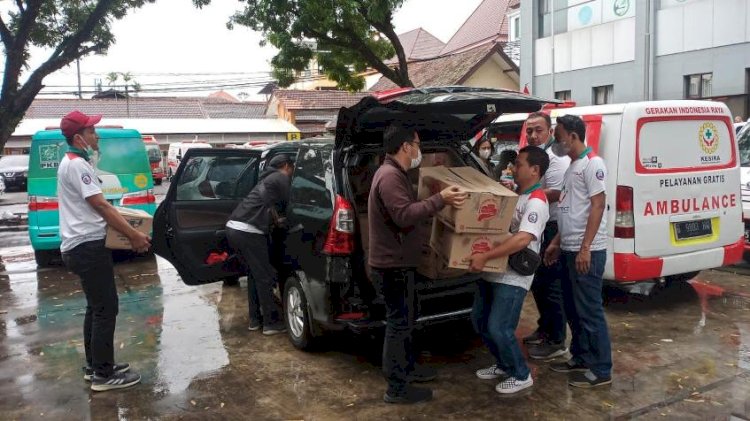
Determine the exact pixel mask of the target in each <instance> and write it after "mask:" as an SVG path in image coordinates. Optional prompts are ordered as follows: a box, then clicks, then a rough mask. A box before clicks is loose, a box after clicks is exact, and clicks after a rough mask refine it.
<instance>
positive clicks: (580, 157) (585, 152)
mask: <svg viewBox="0 0 750 421" xmlns="http://www.w3.org/2000/svg"><path fill="white" fill-rule="evenodd" d="M589 152H591V147H590V146H589V147H588V148H586V149H584V150H583V152H581V154H580V155H578V159H582V158H583V157H584V156H586V155H588V154H589Z"/></svg>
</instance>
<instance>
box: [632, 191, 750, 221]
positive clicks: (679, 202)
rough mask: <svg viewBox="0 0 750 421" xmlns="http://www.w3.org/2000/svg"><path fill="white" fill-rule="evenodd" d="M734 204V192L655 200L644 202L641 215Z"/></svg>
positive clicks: (714, 208)
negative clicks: (701, 196) (700, 196)
mask: <svg viewBox="0 0 750 421" xmlns="http://www.w3.org/2000/svg"><path fill="white" fill-rule="evenodd" d="M735 206H737V195H736V194H723V195H717V196H709V197H704V198H703V199H701V198H698V197H692V198H687V199H672V200H657V201H651V202H646V206H645V207H644V209H643V216H654V215H678V214H683V213H691V212H705V211H710V210H717V209H722V208H733V207H735Z"/></svg>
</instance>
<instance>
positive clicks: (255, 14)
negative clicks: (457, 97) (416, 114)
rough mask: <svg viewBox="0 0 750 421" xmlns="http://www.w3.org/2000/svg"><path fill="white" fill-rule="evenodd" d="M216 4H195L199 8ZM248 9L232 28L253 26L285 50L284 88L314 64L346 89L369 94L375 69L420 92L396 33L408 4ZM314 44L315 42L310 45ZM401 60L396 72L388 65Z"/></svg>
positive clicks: (304, 1)
mask: <svg viewBox="0 0 750 421" xmlns="http://www.w3.org/2000/svg"><path fill="white" fill-rule="evenodd" d="M209 1H210V0H194V2H195V3H196V4H197V5H199V6H200V5H201V4H206V3H208V2H209ZM243 1H244V2H245V3H246V5H245V9H244V10H243V11H241V12H237V13H236V14H235V15H234V16H232V18H231V19H230V21H229V23H228V26H229V27H230V28H231V27H232V26H233V25H243V26H247V27H249V28H251V29H253V30H256V31H260V32H262V33H263V36H264V38H265V39H264V41H263V42H262V43H261V44H264V43H266V42H268V43H270V44H271V45H273V46H274V47H276V48H278V49H279V52H278V54H276V56H275V57H274V58H273V59H272V60H271V65H272V67H273V75H274V77H275V78H276V80H277V81H278V82H279V85H281V86H289V85H291V84H292V83H294V81H295V79H296V75H297V73H298V72H301V71H303V70H305V69H306V68H307V66H308V65H309V64H310V62H311V60H312V59H313V58H316V59H317V62H318V64H319V66H320V67H321V69H322V70H323V72H324V73H325V75H326V76H327V77H328V78H330V79H331V80H333V81H335V82H336V83H337V84H338V86H339V87H340V88H343V89H348V90H352V91H358V90H361V89H363V88H364V78H363V77H362V76H359V73H360V72H362V71H364V70H366V69H368V68H373V69H375V70H377V71H378V72H380V73H381V74H382V75H383V76H385V77H386V78H388V79H390V80H392V81H393V82H394V83H395V84H397V85H398V86H404V87H406V86H414V85H413V83H412V82H411V80H410V79H409V71H408V66H407V62H406V54H405V53H404V48H403V46H402V45H401V42H400V41H399V39H398V35H397V34H396V31H395V29H394V28H393V23H392V20H393V12H394V11H395V10H398V8H399V7H401V5H402V4H403V2H404V0H243ZM310 41H312V42H310ZM394 55H395V56H396V57H397V58H398V64H397V65H396V66H394V67H392V66H391V65H389V64H388V63H387V61H388V60H389V59H390V58H392V57H393V56H394Z"/></svg>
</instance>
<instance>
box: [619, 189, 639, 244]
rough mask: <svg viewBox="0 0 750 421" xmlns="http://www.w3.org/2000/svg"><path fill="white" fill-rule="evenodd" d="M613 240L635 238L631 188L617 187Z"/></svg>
mask: <svg viewBox="0 0 750 421" xmlns="http://www.w3.org/2000/svg"><path fill="white" fill-rule="evenodd" d="M615 201H616V202H617V204H616V213H615V238H635V217H634V216H633V188H632V187H628V186H617V197H616V198H615Z"/></svg>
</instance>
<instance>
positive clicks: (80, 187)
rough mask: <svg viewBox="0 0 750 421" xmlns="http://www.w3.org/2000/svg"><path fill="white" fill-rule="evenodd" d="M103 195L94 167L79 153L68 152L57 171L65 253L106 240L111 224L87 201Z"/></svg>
mask: <svg viewBox="0 0 750 421" xmlns="http://www.w3.org/2000/svg"><path fill="white" fill-rule="evenodd" d="M101 192H102V188H101V184H100V182H99V178H98V177H97V176H96V173H95V171H94V168H93V167H92V166H91V164H89V163H88V161H86V160H85V159H83V158H81V157H80V156H78V155H76V154H73V153H70V152H68V153H66V154H65V156H64V157H63V159H62V161H60V166H59V167H58V169H57V199H58V202H59V204H60V205H59V208H60V237H61V238H62V243H61V244H60V251H61V252H63V253H64V252H66V251H70V250H72V249H74V248H75V247H76V246H78V245H80V244H82V243H86V242H89V241H96V240H102V239H104V237H105V236H106V234H107V231H106V229H107V223H106V222H105V221H104V218H102V216H101V215H99V213H98V212H97V211H96V210H94V208H93V207H91V205H89V203H88V202H87V201H86V198H88V197H91V196H94V195H96V194H100V193H101Z"/></svg>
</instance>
